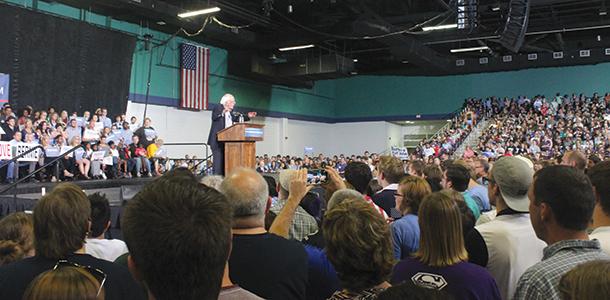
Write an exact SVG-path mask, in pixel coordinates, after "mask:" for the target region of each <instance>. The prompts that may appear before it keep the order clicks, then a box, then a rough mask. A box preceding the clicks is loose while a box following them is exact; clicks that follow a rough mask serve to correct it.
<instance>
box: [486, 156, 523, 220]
mask: <svg viewBox="0 0 610 300" xmlns="http://www.w3.org/2000/svg"><path fill="white" fill-rule="evenodd" d="M491 176H492V177H493V178H492V179H493V181H494V182H495V183H496V184H497V185H498V187H500V193H501V194H502V198H503V199H504V202H505V203H506V205H508V207H510V208H511V209H513V210H516V211H519V212H527V211H528V210H529V201H530V200H529V198H528V197H527V190H528V189H529V187H530V185H531V184H532V181H533V179H534V164H533V163H532V162H531V161H530V160H529V159H527V158H525V157H523V156H505V157H502V158H501V159H499V160H498V161H497V162H496V163H495V164H494V166H493V169H492V172H491Z"/></svg>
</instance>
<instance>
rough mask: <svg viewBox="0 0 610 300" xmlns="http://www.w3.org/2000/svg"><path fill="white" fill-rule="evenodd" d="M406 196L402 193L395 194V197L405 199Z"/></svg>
mask: <svg viewBox="0 0 610 300" xmlns="http://www.w3.org/2000/svg"><path fill="white" fill-rule="evenodd" d="M403 196H404V195H403V194H401V193H394V197H403Z"/></svg>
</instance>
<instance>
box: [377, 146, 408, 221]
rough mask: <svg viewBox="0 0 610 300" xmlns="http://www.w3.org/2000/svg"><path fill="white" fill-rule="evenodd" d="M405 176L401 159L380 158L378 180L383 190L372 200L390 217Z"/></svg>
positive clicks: (391, 157)
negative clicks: (399, 185)
mask: <svg viewBox="0 0 610 300" xmlns="http://www.w3.org/2000/svg"><path fill="white" fill-rule="evenodd" d="M404 176H405V174H404V169H403V167H402V162H401V161H400V159H398V158H396V157H393V156H381V157H379V163H378V164H377V180H379V184H381V186H382V187H383V188H382V189H381V191H379V192H377V193H376V194H375V195H373V197H372V198H373V202H375V204H377V205H378V206H379V207H381V208H383V210H384V211H385V212H386V214H388V215H392V213H391V210H392V208H393V207H396V200H395V199H394V193H396V190H397V189H398V183H399V182H400V180H401V179H402V177H404Z"/></svg>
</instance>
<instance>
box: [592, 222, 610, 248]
mask: <svg viewBox="0 0 610 300" xmlns="http://www.w3.org/2000/svg"><path fill="white" fill-rule="evenodd" d="M589 238H590V239H597V240H598V241H599V243H600V244H601V246H602V250H603V251H604V252H605V253H606V254H608V255H610V226H600V227H597V228H595V230H593V232H591V234H590V235H589Z"/></svg>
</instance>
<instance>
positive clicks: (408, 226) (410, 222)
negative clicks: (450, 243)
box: [391, 176, 432, 259]
mask: <svg viewBox="0 0 610 300" xmlns="http://www.w3.org/2000/svg"><path fill="white" fill-rule="evenodd" d="M431 193H432V191H431V190H430V186H429V185H428V183H427V182H426V180H424V179H423V178H421V177H417V176H409V177H407V178H405V179H403V180H402V181H401V182H400V185H399V186H398V191H396V209H397V210H398V211H399V212H400V213H401V215H402V217H401V218H400V219H398V220H396V221H394V222H393V223H392V224H391V228H392V238H393V240H394V243H393V244H394V258H396V259H403V258H406V257H408V256H410V255H411V254H412V253H414V252H415V251H417V249H419V224H418V223H417V213H418V211H419V205H420V203H421V201H422V200H423V199H424V198H425V197H426V196H428V195H429V194H431Z"/></svg>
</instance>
